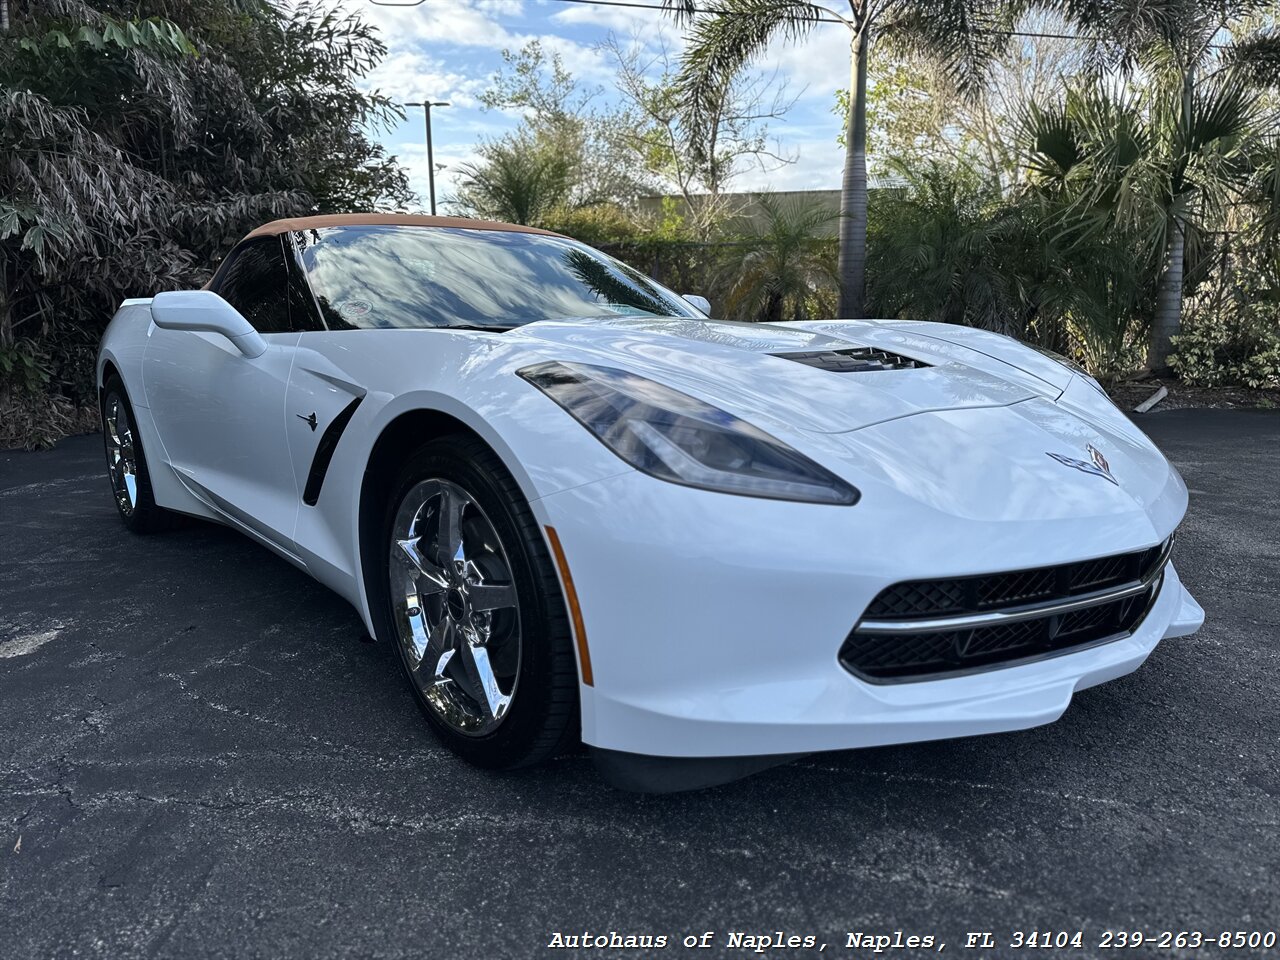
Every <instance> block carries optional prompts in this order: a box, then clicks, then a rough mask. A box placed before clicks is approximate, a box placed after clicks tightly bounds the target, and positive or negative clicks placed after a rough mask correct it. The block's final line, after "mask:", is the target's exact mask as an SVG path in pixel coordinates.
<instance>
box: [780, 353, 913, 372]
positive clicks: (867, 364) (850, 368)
mask: <svg viewBox="0 0 1280 960" xmlns="http://www.w3.org/2000/svg"><path fill="white" fill-rule="evenodd" d="M773 356H775V357H781V358H782V359H783V360H794V361H795V362H796V363H803V364H805V365H807V366H810V367H817V368H818V369H819V370H830V371H831V372H832V373H869V372H871V371H873V370H914V369H916V368H917V367H928V366H931V364H928V363H925V362H924V361H923V360H912V359H911V358H910V357H904V356H901V355H899V354H896V353H890V352H889V351H887V350H876V349H874V348H873V347H850V348H849V349H848V350H814V351H813V352H811V353H775V354H773Z"/></svg>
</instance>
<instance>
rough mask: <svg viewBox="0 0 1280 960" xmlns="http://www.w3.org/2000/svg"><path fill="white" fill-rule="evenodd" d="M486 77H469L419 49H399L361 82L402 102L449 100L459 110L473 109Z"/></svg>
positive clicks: (368, 87)
mask: <svg viewBox="0 0 1280 960" xmlns="http://www.w3.org/2000/svg"><path fill="white" fill-rule="evenodd" d="M486 82H487V81H486V78H485V77H479V76H467V75H466V74H464V73H461V72H459V71H457V70H451V69H449V68H448V67H446V66H445V64H444V62H443V61H442V60H439V59H437V58H435V57H431V56H428V55H427V54H425V53H424V52H422V51H421V50H418V49H410V48H400V49H397V50H395V51H394V52H392V53H390V54H388V56H387V58H386V59H385V60H383V61H382V63H380V64H379V65H378V67H377V69H375V70H373V71H372V72H371V73H370V74H369V75H368V76H367V77H365V78H364V80H363V81H362V83H361V86H362V87H364V88H365V89H367V90H379V91H381V92H382V93H384V94H386V95H387V96H389V97H391V98H392V99H394V100H396V101H398V102H401V103H407V102H414V103H421V102H422V101H423V100H427V99H431V100H448V101H449V102H450V103H451V104H453V105H454V106H456V107H473V106H475V105H476V102H477V101H476V96H477V95H478V94H479V93H480V92H481V91H482V90H483V89H484V87H485V84H486Z"/></svg>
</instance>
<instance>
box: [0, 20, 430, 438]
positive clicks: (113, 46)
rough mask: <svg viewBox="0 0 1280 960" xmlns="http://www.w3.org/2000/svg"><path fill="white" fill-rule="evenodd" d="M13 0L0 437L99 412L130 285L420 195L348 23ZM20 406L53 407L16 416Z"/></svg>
mask: <svg viewBox="0 0 1280 960" xmlns="http://www.w3.org/2000/svg"><path fill="white" fill-rule="evenodd" d="M8 6H9V13H10V24H11V26H10V32H9V33H8V34H7V35H5V36H4V37H2V38H0V155H3V156H4V158H5V162H4V164H3V165H0V374H3V375H4V376H3V378H2V379H0V431H3V433H4V435H3V436H0V441H14V440H23V441H26V442H38V441H39V440H40V439H41V438H44V437H48V436H56V435H57V434H58V433H59V432H60V431H61V430H63V429H66V427H67V426H68V425H69V424H70V423H71V422H72V421H73V420H74V419H75V417H76V416H77V414H76V413H75V411H76V409H77V408H91V406H92V403H93V398H92V396H91V395H90V385H91V383H92V378H91V376H90V375H89V373H88V369H87V367H86V364H91V362H92V356H93V351H94V346H95V345H96V341H97V338H98V335H99V334H100V332H101V330H102V327H103V326H104V325H105V323H106V320H107V318H109V317H110V315H111V313H112V312H113V311H114V309H115V307H116V306H117V305H118V303H119V301H120V300H121V299H122V298H123V297H126V296H131V295H139V294H149V293H151V292H154V291H156V290H163V289H166V288H171V287H176V286H184V285H191V284H193V283H194V284H200V283H203V282H204V280H205V279H207V273H208V270H209V266H210V264H211V263H214V262H215V261H216V260H217V258H218V257H219V256H220V255H221V254H223V253H224V252H225V251H226V250H227V249H228V248H229V246H230V245H231V244H232V243H233V242H234V241H235V240H236V239H238V238H239V237H240V236H241V235H242V234H243V233H244V232H245V230H246V227H247V226H248V225H251V224H255V223H260V222H262V221H265V220H269V219H272V218H275V217H280V216H286V215H293V214H301V213H307V212H312V211H334V210H348V209H368V208H371V207H376V206H379V205H390V206H399V205H402V204H404V203H406V202H407V201H408V200H409V199H410V197H411V195H410V194H409V191H408V188H407V185H406V180H405V177H404V174H403V172H402V171H401V170H400V168H399V167H398V166H397V165H396V164H395V162H394V161H393V160H392V159H390V158H388V157H386V156H385V155H384V153H383V150H382V148H381V147H380V146H379V145H378V144H377V143H376V141H374V140H373V139H371V137H370V135H369V128H370V125H371V124H373V125H376V124H377V123H378V122H380V121H384V120H386V119H388V118H390V117H391V116H393V115H394V114H395V112H396V111H395V108H394V107H393V106H392V105H391V104H390V103H389V102H388V101H387V100H386V99H385V98H383V97H381V96H378V95H372V94H369V93H366V92H363V91H362V90H361V89H360V88H359V87H358V86H357V80H358V79H359V77H360V76H362V75H363V74H365V73H366V72H367V71H369V70H370V69H372V67H373V66H374V65H376V63H377V62H378V61H379V59H380V58H381V56H382V54H383V52H384V47H383V45H382V43H381V41H380V40H379V39H378V38H377V37H376V36H375V35H374V34H373V33H372V32H371V31H370V30H369V28H368V27H366V26H365V25H364V24H363V23H362V22H361V21H359V20H358V19H356V18H352V17H349V16H346V15H343V14H341V13H338V12H334V11H333V10H332V9H331V8H329V7H328V6H325V7H321V6H315V5H312V4H310V3H301V4H298V5H295V6H292V7H290V8H288V10H287V11H286V10H283V9H277V8H276V7H275V6H273V5H271V4H269V3H266V2H262V0H233V2H225V0H219V2H214V0H155V2H136V3H133V2H124V0H95V2H90V0H41V2H36V0H16V2H13V3H10V4H9V5H8ZM15 371H18V372H19V374H20V375H18V376H15V374H14V372H15ZM41 394H48V396H47V398H46V399H45V400H43V401H41V400H38V399H36V398H37V397H38V396H39V395H41ZM26 410H35V411H44V412H43V413H37V414H36V415H35V420H34V421H33V422H29V423H26V424H25V425H22V426H15V424H18V423H19V420H20V419H21V418H22V417H25V416H27V414H26V413H25V412H22V411H26ZM41 417H44V418H45V420H46V421H47V422H43V421H41V419H40V418H41Z"/></svg>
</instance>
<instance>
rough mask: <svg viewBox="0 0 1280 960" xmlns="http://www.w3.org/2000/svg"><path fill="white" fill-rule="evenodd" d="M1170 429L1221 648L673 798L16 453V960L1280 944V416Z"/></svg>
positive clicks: (3, 939)
mask: <svg viewBox="0 0 1280 960" xmlns="http://www.w3.org/2000/svg"><path fill="white" fill-rule="evenodd" d="M1141 425H1142V426H1143V428H1144V429H1146V430H1147V431H1148V432H1149V433H1150V434H1151V435H1152V437H1153V438H1154V439H1155V440H1156V441H1157V442H1158V443H1159V444H1160V445H1161V446H1162V447H1163V449H1164V450H1165V451H1166V452H1167V454H1168V455H1169V456H1170V458H1171V459H1172V460H1173V461H1174V462H1175V463H1176V464H1177V465H1178V467H1179V468H1180V469H1181V470H1182V472H1183V475H1184V476H1185V477H1186V479H1187V483H1188V486H1189V487H1190V488H1191V490H1192V506H1191V511H1190V514H1189V516H1188V518H1187V520H1186V523H1185V524H1184V527H1183V530H1182V535H1181V537H1180V540H1179V543H1178V547H1177V551H1176V553H1175V561H1176V563H1177V564H1178V567H1179V570H1180V572H1181V574H1182V577H1183V580H1184V581H1185V582H1186V583H1187V584H1188V586H1189V587H1190V589H1191V590H1192V592H1193V593H1194V594H1195V595H1196V596H1197V598H1198V599H1199V600H1200V602H1201V603H1202V604H1203V605H1204V607H1205V608H1206V610H1207V613H1208V623H1207V625H1206V627H1205V629H1204V630H1203V631H1202V632H1201V633H1200V634H1198V635H1197V636H1194V637H1189V638H1184V639H1181V640H1173V641H1168V642H1166V643H1165V644H1163V645H1162V646H1161V647H1160V648H1159V649H1157V651H1156V652H1155V654H1154V655H1153V656H1152V658H1151V659H1150V660H1149V661H1148V662H1147V664H1146V665H1145V666H1144V667H1143V668H1142V669H1141V670H1139V671H1138V672H1137V673H1135V674H1133V675H1131V676H1129V677H1126V678H1123V679H1121V680H1118V681H1116V682H1113V683H1110V684H1107V685H1104V686H1102V687H1099V688H1095V689H1093V690H1090V691H1086V692H1084V693H1082V694H1080V695H1079V696H1078V697H1077V698H1076V701H1075V703H1074V704H1073V706H1072V708H1071V709H1070V710H1069V711H1068V713H1067V714H1066V716H1064V717H1063V719H1062V720H1061V721H1059V722H1058V723H1056V724H1053V725H1050V726H1048V727H1043V728H1040V729H1037V730H1031V731H1026V732H1022V733H1014V734H1006V735H999V736H989V737H984V738H977V739H967V740H957V741H950V742H942V743H933V744H923V745H915V746H908V747H893V748H885V749H876V750H867V751H861V752H853V753H846V754H839V755H826V756H820V757H812V758H809V759H806V760H802V761H799V762H797V763H794V764H792V765H790V766H787V767H783V768H779V769H775V770H772V771H769V772H767V773H764V774H761V775H758V776H756V777H754V778H751V779H749V780H746V781H742V782H739V783H737V784H733V785H730V786H727V787H721V788H717V789H714V790H709V791H704V792H700V793H691V794H681V795H675V796H667V797H644V796H635V795H629V794H624V793H618V792H615V791H612V790H611V789H609V788H608V787H606V786H605V785H604V784H603V783H602V782H601V781H600V780H599V779H598V778H597V775H596V773H595V771H594V769H593V767H592V765H591V762H590V760H589V759H588V758H587V757H586V756H585V754H575V755H571V756H568V757H564V758H562V759H560V760H558V761H556V762H555V763H553V764H551V765H550V766H548V767H546V768H544V769H540V770H535V771H532V772H528V773H524V774H521V775H517V776H509V775H508V776H502V775H494V774H487V773H483V772H479V771H476V770H474V769H471V768H469V767H467V766H466V765H464V764H463V763H461V762H460V761H457V760H455V759H453V758H452V757H451V755H449V754H447V753H445V752H444V751H443V750H441V749H440V748H439V747H437V746H436V744H435V743H434V741H433V740H432V738H431V736H430V734H429V733H428V732H427V731H426V729H425V727H424V725H423V723H422V721H421V718H420V716H419V714H418V712H417V710H416V708H415V707H414V705H413V703H412V701H411V699H410V695H409V693H408V692H407V691H406V690H404V689H402V687H401V681H400V679H399V677H398V676H397V674H396V672H395V664H394V662H393V659H392V658H393V657H394V655H395V654H394V651H392V650H390V649H387V648H385V647H383V646H381V645H377V644H369V643H362V642H360V637H361V635H362V633H363V630H362V627H361V625H360V623H359V621H358V619H357V617H356V615H355V613H354V612H353V611H352V610H351V609H350V608H349V607H348V606H347V605H346V604H345V603H344V602H343V601H341V600H339V599H338V598H337V597H336V596H333V595H332V594H330V593H328V592H327V591H326V590H325V589H324V588H322V587H320V586H319V585H317V584H315V583H313V582H312V581H310V580H309V579H307V578H306V577H305V576H304V575H303V574H301V573H299V572H297V571H295V570H294V569H293V568H292V567H290V566H288V565H287V564H285V563H284V562H283V561H281V560H278V559H276V558H275V557H273V556H272V555H270V554H269V553H267V552H266V551H265V550H263V549H261V548H259V547H257V546H255V545H253V544H252V543H250V542H249V541H248V540H245V539H242V538H241V537H239V536H237V535H236V534H233V533H231V532H228V531H226V530H224V529H221V528H218V527H215V526H212V525H206V524H193V525H191V526H190V527H187V528H185V529H182V530H179V531H175V532H173V533H169V534H164V535H160V536H156V537H150V538H139V537H134V536H131V535H130V534H128V533H126V532H125V531H124V529H123V528H122V527H121V525H120V524H119V521H118V520H117V518H116V516H115V510H114V507H113V505H112V502H111V499H110V495H109V492H108V488H107V483H106V480H105V479H104V477H103V475H102V474H103V470H102V464H101V441H100V438H98V437H79V438H73V439H71V440H68V441H64V442H63V443H62V444H60V445H59V446H58V448H57V449H56V450H53V451H50V452H44V453H34V454H31V453H15V452H0V957H3V958H5V960H25V958H44V957H71V956H76V957H102V958H112V960H115V958H126V957H183V958H189V957H257V956H260V957H300V958H302V957H306V958H314V957H328V956H340V955H341V956H359V957H423V958H425V957H436V956H455V957H470V956H483V957H525V956H539V955H555V954H554V953H551V952H549V951H546V950H545V947H544V945H545V944H547V943H548V942H549V941H550V940H551V937H552V935H553V934H554V933H555V932H556V931H562V932H565V933H581V932H582V931H583V930H584V929H587V930H590V931H591V932H592V933H597V932H603V933H607V932H609V931H611V930H615V931H618V932H620V933H622V934H627V933H635V934H643V933H649V934H662V935H666V936H667V937H668V938H669V942H670V946H669V947H668V949H667V950H665V951H661V952H660V953H659V955H665V956H686V955H694V953H695V952H694V951H690V952H686V951H684V949H683V947H681V946H680V939H681V937H683V936H684V935H685V934H691V933H696V934H700V933H702V932H704V931H709V930H715V931H717V932H718V937H717V939H716V942H717V944H718V945H719V946H720V947H723V945H724V942H725V938H726V937H727V934H728V933H729V932H730V931H746V932H750V933H769V932H774V931H783V932H785V933H788V934H791V933H794V934H799V935H805V934H815V935H816V936H817V940H818V941H819V942H827V943H829V949H828V950H827V953H828V954H831V953H835V954H836V955H846V956H848V955H855V956H871V954H870V953H869V952H867V951H862V952H859V951H856V950H846V949H845V944H846V936H847V933H848V932H850V931H870V932H892V931H895V930H902V931H904V932H905V933H906V934H912V933H915V934H920V935H925V934H934V935H936V936H937V937H938V939H939V940H940V941H942V942H945V943H946V944H947V948H946V952H947V953H958V954H960V955H968V956H976V955H978V952H977V951H968V952H967V953H966V951H964V950H962V949H961V947H962V943H961V940H962V937H963V933H964V932H965V931H970V930H989V931H992V932H993V933H994V934H995V936H996V938H997V939H998V940H999V941H1002V942H1003V941H1005V940H1007V939H1008V937H1009V936H1010V934H1011V933H1012V932H1013V931H1015V930H1032V929H1039V930H1071V931H1074V930H1077V929H1079V930H1083V931H1085V947H1084V949H1083V950H1080V951H1063V952H1062V953H1061V955H1064V956H1093V955H1098V954H1101V955H1104V956H1105V955H1108V954H1113V953H1115V952H1116V951H1105V950H1099V949H1098V948H1097V947H1096V941H1097V940H1098V938H1099V936H1100V934H1101V933H1102V931H1103V930H1105V929H1107V928H1113V929H1125V930H1132V929H1142V930H1146V931H1148V932H1153V933H1155V932H1159V931H1163V930H1196V929H1203V930H1205V931H1206V932H1207V931H1213V933H1214V935H1215V936H1216V933H1217V931H1219V930H1222V929H1232V930H1236V929H1239V930H1276V929H1280V909H1278V907H1280V892H1278V891H1280V876H1278V875H1277V866H1278V865H1280V743H1278V739H1280V696H1277V677H1278V676H1280V641H1278V640H1277V635H1278V632H1280V610H1278V606H1280V605H1278V604H1277V596H1278V595H1280V566H1278V564H1277V560H1278V559H1280V414H1276V413H1270V412H1237V411H1194V410H1182V411H1170V412H1166V413H1158V414H1152V415H1149V416H1147V417H1146V418H1144V419H1143V420H1142V421H1141ZM1091 944H1092V946H1091ZM557 952H558V953H567V952H571V951H557ZM711 952H712V953H718V952H720V951H711ZM1208 952H1212V951H1205V950H1199V951H1190V950H1188V951H1183V952H1182V955H1185V956H1204V955H1206V953H1208ZM701 953H703V954H705V953H707V951H701ZM1050 953H1051V951H1045V950H1037V951H1034V952H1033V953H1032V954H1029V955H1035V956H1045V955H1049V954H1050ZM1158 953H1159V951H1158V950H1157V949H1156V948H1155V947H1152V948H1150V950H1143V951H1140V952H1138V953H1137V954H1135V953H1134V952H1132V951H1130V952H1129V953H1128V955H1130V956H1134V955H1153V954H1158ZM1276 953H1280V949H1277V951H1276ZM574 955H592V956H605V955H612V952H611V951H609V950H591V951H584V952H583V953H580V954H579V953H574ZM629 955H632V956H634V955H637V952H635V951H633V952H631V953H630V954H629ZM770 955H773V956H791V955H796V956H798V955H812V954H811V953H810V952H806V951H803V950H801V951H795V952H788V951H772V952H771V954H770ZM881 955H882V956H885V955H890V956H892V955H898V956H915V955H920V954H916V953H909V952H906V951H898V952H897V954H894V953H893V951H889V952H888V953H886V954H881ZM989 955H992V956H1008V955H1021V954H1013V953H1012V952H1007V951H1005V950H1004V949H1003V948H1002V949H1001V950H998V951H996V952H994V953H992V954H989ZM1234 955H1239V956H1244V955H1258V954H1256V953H1250V952H1249V951H1247V950H1246V951H1239V952H1236V953H1235V954H1234Z"/></svg>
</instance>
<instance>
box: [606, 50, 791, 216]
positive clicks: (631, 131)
mask: <svg viewBox="0 0 1280 960" xmlns="http://www.w3.org/2000/svg"><path fill="white" fill-rule="evenodd" d="M601 48H602V49H603V50H604V52H605V53H606V54H607V55H608V57H609V59H610V61H611V62H612V63H613V65H614V67H615V69H616V70H617V73H618V93H619V94H621V96H622V99H623V102H624V104H625V107H624V109H625V110H626V111H627V113H628V114H630V115H632V116H634V117H635V118H636V119H637V120H638V121H639V122H638V123H635V124H628V125H624V126H623V128H622V131H623V132H622V136H623V139H624V141H625V142H626V143H627V144H628V145H629V146H630V147H631V149H632V150H633V151H634V152H635V154H636V156H637V157H638V158H639V159H640V162H641V163H642V164H644V166H645V168H646V169H647V170H648V171H649V172H651V173H652V174H654V175H655V176H656V177H658V178H659V180H660V181H661V182H662V183H664V184H666V185H668V186H669V187H671V188H673V189H674V190H675V192H676V193H678V194H679V195H680V196H681V198H682V199H683V200H684V204H685V208H686V210H687V216H688V221H689V223H690V225H691V226H692V228H693V231H694V233H695V234H696V235H697V236H699V237H702V238H706V237H707V236H709V235H710V233H711V232H712V230H713V229H714V228H715V226H716V224H717V223H719V222H720V221H722V220H723V219H724V218H725V216H726V215H727V214H728V213H729V211H728V209H727V200H726V197H725V194H726V192H727V190H728V188H729V186H730V185H731V183H732V181H733V180H734V179H736V178H737V177H739V176H741V175H742V174H743V173H744V172H746V170H747V169H749V168H751V167H755V168H756V169H758V170H761V171H766V172H767V171H771V170H777V169H779V168H781V167H783V166H785V165H786V164H788V163H793V162H794V161H795V156H794V155H792V154H786V153H784V152H783V151H782V149H781V147H780V146H779V145H778V143H777V141H776V140H774V139H772V138H771V137H770V136H769V122H770V121H771V120H779V119H781V118H782V117H783V116H785V114H786V112H787V110H789V109H790V108H791V106H792V105H793V104H794V103H795V99H796V98H795V97H791V96H789V95H788V93H787V87H786V84H785V83H784V82H780V81H779V79H778V76H777V73H776V72H775V73H773V74H772V75H769V74H761V73H753V72H748V71H745V70H739V71H737V72H734V73H726V74H724V75H723V76H720V77H717V79H716V85H715V87H714V89H713V90H711V91H710V92H709V93H708V95H707V96H708V100H709V103H708V112H707V120H706V122H705V123H702V124H699V125H698V126H692V125H690V124H689V123H688V115H687V113H685V112H684V111H682V110H681V102H680V92H679V88H678V77H679V73H680V65H679V63H678V59H677V57H676V56H675V55H674V54H673V53H672V52H671V49H670V47H669V46H668V45H667V43H666V42H665V41H662V42H660V43H659V45H658V46H657V47H656V48H655V47H653V46H651V45H650V44H647V43H645V42H644V40H643V38H641V37H639V36H632V37H631V38H630V40H629V42H627V43H626V44H624V43H623V42H622V41H621V40H619V38H618V37H617V36H616V35H615V34H612V33H611V34H609V37H608V39H607V40H605V41H604V43H603V44H601Z"/></svg>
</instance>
